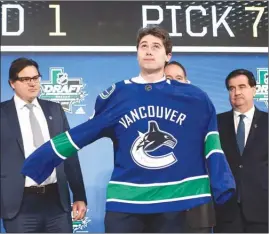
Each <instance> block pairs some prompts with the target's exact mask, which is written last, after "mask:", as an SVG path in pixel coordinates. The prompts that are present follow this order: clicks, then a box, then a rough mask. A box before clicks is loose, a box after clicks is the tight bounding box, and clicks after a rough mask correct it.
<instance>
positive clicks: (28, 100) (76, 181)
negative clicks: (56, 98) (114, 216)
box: [0, 58, 87, 233]
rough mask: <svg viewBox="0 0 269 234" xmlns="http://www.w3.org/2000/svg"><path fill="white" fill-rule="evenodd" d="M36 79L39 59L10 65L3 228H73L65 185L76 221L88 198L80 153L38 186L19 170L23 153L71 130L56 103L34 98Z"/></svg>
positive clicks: (4, 136) (3, 119)
mask: <svg viewBox="0 0 269 234" xmlns="http://www.w3.org/2000/svg"><path fill="white" fill-rule="evenodd" d="M40 78H41V75H40V72H39V68H38V64H37V63H36V62H35V61H33V60H31V59H27V58H19V59H16V60H14V61H13V62H12V64H11V66H10V70H9V84H10V86H11V87H12V88H13V90H14V92H15V95H14V97H13V98H12V99H11V100H9V101H5V102H2V103H1V155H0V156H1V218H2V219H3V224H4V227H5V229H6V232H70V233H71V232H72V217H71V203H70V194H69V188H68V184H69V185H70V188H71V190H72V193H73V202H74V203H73V216H74V219H75V220H78V219H82V218H83V217H84V216H85V212H86V203H87V201H86V194H85V188H84V183H83V178H82V174H81V169H80V164H79V160H78V157H72V158H70V159H68V160H66V161H65V162H64V164H62V165H60V166H59V167H57V168H55V169H54V171H53V172H52V174H51V175H50V177H49V178H48V179H47V180H46V181H44V183H42V184H41V185H37V184H36V183H35V182H34V181H33V180H31V179H30V178H29V177H24V176H23V175H22V174H21V168H22V165H23V162H24V160H25V158H27V157H28V156H29V155H30V154H31V153H32V152H33V151H34V150H35V149H36V148H38V147H39V146H40V145H41V144H43V143H44V142H45V141H47V140H49V139H50V138H51V137H53V136H56V135H57V134H59V133H61V132H64V131H66V130H68V129H69V125H68V122H67V119H66V116H65V113H64V111H63V109H62V108H61V106H60V105H59V104H57V103H54V102H50V101H45V100H40V99H38V98H37V95H38V93H39V91H40ZM44 157H46V155H44Z"/></svg>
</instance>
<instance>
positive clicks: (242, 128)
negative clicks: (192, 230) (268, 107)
mask: <svg viewBox="0 0 269 234" xmlns="http://www.w3.org/2000/svg"><path fill="white" fill-rule="evenodd" d="M225 82H226V88H227V90H228V91H229V98H230V103H231V105H232V108H233V109H232V110H231V111H228V112H225V113H222V114H219V115H218V126H219V134H220V141H221V145H222V149H223V151H224V153H225V155H226V157H227V160H228V162H229V164H230V167H231V169H232V172H233V175H234V177H235V180H236V185H237V195H236V196H235V197H234V198H233V199H231V200H229V201H228V202H227V203H226V204H224V205H222V206H216V214H217V226H216V228H215V230H214V231H215V232H246V233H248V232H253V233H262V232H263V233H268V113H266V112H263V111H260V110H258V109H257V108H256V107H255V106H254V101H253V97H254V95H255V92H256V80H255V78H254V75H253V74H252V72H250V71H248V70H245V69H238V70H234V71H232V72H231V73H230V74H229V75H228V76H227V78H226V81H225Z"/></svg>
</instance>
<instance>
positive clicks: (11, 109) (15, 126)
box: [6, 98, 24, 155]
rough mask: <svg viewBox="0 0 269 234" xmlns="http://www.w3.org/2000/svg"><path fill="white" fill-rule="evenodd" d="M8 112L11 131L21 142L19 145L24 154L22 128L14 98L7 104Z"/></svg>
mask: <svg viewBox="0 0 269 234" xmlns="http://www.w3.org/2000/svg"><path fill="white" fill-rule="evenodd" d="M6 113H7V121H8V123H9V127H10V131H11V132H12V133H13V134H14V135H15V137H16V140H17V142H18V144H19V147H20V149H21V151H22V153H23V155H24V147H23V141H22V135H21V128H20V123H19V119H18V114H17V110H16V106H15V102H14V98H12V99H11V100H10V103H9V105H8V106H7V110H6Z"/></svg>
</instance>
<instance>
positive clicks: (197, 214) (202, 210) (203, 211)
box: [164, 61, 216, 233]
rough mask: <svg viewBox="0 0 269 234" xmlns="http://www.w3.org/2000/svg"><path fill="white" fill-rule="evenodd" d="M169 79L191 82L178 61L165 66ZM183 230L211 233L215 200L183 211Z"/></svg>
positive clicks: (213, 224) (186, 231) (213, 222)
mask: <svg viewBox="0 0 269 234" xmlns="http://www.w3.org/2000/svg"><path fill="white" fill-rule="evenodd" d="M164 73H165V76H166V77H167V78H168V79H172V80H177V81H179V82H182V83H190V81H189V80H188V79H187V72H186V69H185V67H184V66H183V65H182V64H180V63H179V62H176V61H171V62H169V63H168V64H167V65H166V66H165V68H164ZM182 219H183V220H184V221H183V222H182V224H183V225H184V228H183V232H185V233H210V232H212V228H213V226H215V225H216V218H215V210H214V206H213V202H212V201H211V202H209V203H207V204H203V205H201V206H198V207H194V208H192V209H189V210H186V211H184V212H182Z"/></svg>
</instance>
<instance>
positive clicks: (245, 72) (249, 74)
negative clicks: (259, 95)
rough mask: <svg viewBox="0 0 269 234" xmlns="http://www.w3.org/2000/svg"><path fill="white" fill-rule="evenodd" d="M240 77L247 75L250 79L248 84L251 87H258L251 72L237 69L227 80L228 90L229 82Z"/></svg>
mask: <svg viewBox="0 0 269 234" xmlns="http://www.w3.org/2000/svg"><path fill="white" fill-rule="evenodd" d="M239 75H245V76H246V77H247V78H248V84H249V86H250V87H254V86H256V79H255V77H254V75H253V73H252V72H251V71H249V70H246V69H236V70H233V71H232V72H230V74H229V75H228V76H227V77H226V79H225V85H226V88H227V90H229V81H230V80H231V79H232V78H234V77H236V76H239Z"/></svg>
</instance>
